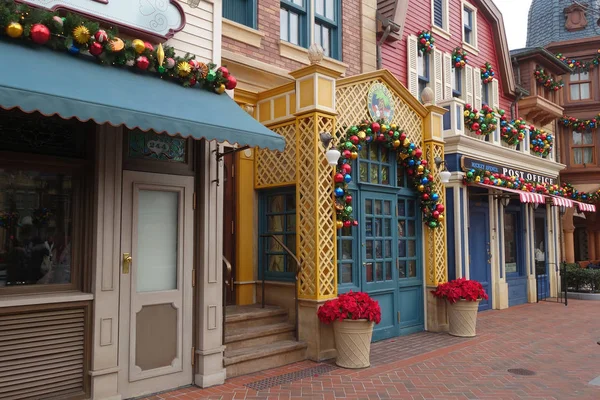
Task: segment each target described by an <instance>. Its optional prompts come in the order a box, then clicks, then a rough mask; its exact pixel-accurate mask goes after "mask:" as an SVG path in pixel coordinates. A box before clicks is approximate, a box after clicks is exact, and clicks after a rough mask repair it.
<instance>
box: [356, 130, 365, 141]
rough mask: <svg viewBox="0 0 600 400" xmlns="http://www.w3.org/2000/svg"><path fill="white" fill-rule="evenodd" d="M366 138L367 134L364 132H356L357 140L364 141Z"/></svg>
mask: <svg viewBox="0 0 600 400" xmlns="http://www.w3.org/2000/svg"><path fill="white" fill-rule="evenodd" d="M366 137H367V134H366V133H365V131H359V132H358V138H359V139H360V140H365V138H366Z"/></svg>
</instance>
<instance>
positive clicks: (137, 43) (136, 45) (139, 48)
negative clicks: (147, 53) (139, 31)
mask: <svg viewBox="0 0 600 400" xmlns="http://www.w3.org/2000/svg"><path fill="white" fill-rule="evenodd" d="M131 44H132V45H133V49H134V50H135V52H136V53H138V54H142V53H143V52H144V50H146V45H145V44H144V42H143V41H141V40H140V39H134V40H133V42H131Z"/></svg>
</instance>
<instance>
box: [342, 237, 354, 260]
mask: <svg viewBox="0 0 600 400" xmlns="http://www.w3.org/2000/svg"><path fill="white" fill-rule="evenodd" d="M342 259H344V260H352V240H342Z"/></svg>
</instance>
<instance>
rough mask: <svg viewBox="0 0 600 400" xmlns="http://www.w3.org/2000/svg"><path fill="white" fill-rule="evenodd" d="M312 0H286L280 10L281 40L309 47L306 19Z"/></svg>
mask: <svg viewBox="0 0 600 400" xmlns="http://www.w3.org/2000/svg"><path fill="white" fill-rule="evenodd" d="M306 1H310V0H290V1H287V0H284V1H282V2H281V9H280V11H279V17H280V18H279V32H280V38H281V40H285V41H286V42H290V43H292V44H295V45H297V46H303V47H308V37H307V36H308V32H307V29H306V21H307V14H308V7H307V5H306V4H305V2H306Z"/></svg>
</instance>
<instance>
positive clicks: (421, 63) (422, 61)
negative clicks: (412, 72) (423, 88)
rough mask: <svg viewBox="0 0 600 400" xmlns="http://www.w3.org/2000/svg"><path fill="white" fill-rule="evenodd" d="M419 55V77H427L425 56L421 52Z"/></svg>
mask: <svg viewBox="0 0 600 400" xmlns="http://www.w3.org/2000/svg"><path fill="white" fill-rule="evenodd" d="M417 54H419V58H418V59H417V71H418V73H419V76H423V77H424V76H425V56H424V55H423V53H421V52H420V51H419V52H417Z"/></svg>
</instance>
